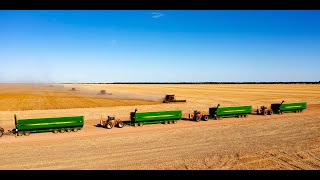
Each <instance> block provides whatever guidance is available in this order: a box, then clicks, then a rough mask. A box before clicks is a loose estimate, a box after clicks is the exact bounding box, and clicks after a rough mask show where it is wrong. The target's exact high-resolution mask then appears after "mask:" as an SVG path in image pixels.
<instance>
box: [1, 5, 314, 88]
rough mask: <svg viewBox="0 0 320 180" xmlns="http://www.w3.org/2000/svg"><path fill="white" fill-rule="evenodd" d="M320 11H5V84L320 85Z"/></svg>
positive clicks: (2, 39) (2, 66) (3, 55)
mask: <svg viewBox="0 0 320 180" xmlns="http://www.w3.org/2000/svg"><path fill="white" fill-rule="evenodd" d="M319 58H320V11H292V10H286V11H275V10H274V11H262V10H261V11H259V10H257V11H244V10H238V11H232V10H230V11H225V10H215V11H214V10H212V11H204V10H192V11H191V10H189V11H182V10H177V11H171V10H170V11H169V10H164V11H159V10H146V11H139V10H131V11H120V10H114V11H110V10H108V11H88V10H86V11H76V10H72V11H62V10H60V11H52V10H51V11H39V10H37V11H25V10H19V11H4V10H2V11H0V61H1V64H0V83H8V82H12V83H15V82H56V83H59V82H75V83H77V82H93V83H94V82H119V81H121V82H137V81H139V82H177V81H178V82H179V81H183V82H188V81H217V82H221V81H240V82H242V81H319V80H320V70H319V69H320V61H319Z"/></svg>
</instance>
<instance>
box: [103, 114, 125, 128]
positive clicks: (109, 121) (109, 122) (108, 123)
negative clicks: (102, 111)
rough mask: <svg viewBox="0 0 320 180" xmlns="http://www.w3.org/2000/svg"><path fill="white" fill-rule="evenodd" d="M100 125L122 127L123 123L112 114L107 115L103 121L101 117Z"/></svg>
mask: <svg viewBox="0 0 320 180" xmlns="http://www.w3.org/2000/svg"><path fill="white" fill-rule="evenodd" d="M100 126H102V127H104V128H107V129H111V128H113V127H115V126H117V127H119V128H122V127H123V126H124V123H123V122H122V121H121V120H120V119H115V117H114V116H108V119H107V120H105V121H103V120H102V119H101V120H100Z"/></svg>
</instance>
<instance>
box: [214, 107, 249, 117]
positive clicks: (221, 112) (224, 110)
mask: <svg viewBox="0 0 320 180" xmlns="http://www.w3.org/2000/svg"><path fill="white" fill-rule="evenodd" d="M251 112H252V106H231V107H220V104H218V106H217V107H212V108H209V114H210V116H211V117H213V118H214V119H216V120H218V119H222V118H223V117H238V118H241V117H248V115H249V114H251Z"/></svg>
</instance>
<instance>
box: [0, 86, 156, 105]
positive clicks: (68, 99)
mask: <svg viewBox="0 0 320 180" xmlns="http://www.w3.org/2000/svg"><path fill="white" fill-rule="evenodd" d="M60 87H63V86H61V85H60V86H59V88H55V86H54V85H52V87H51V86H50V85H29V84H19V85H17V84H13V85H12V84H2V85H0V111H25V110H45V109H72V108H92V107H112V106H128V105H129V106H130V105H142V104H158V103H160V102H159V101H150V100H149V101H148V100H137V99H136V100H134V99H114V98H106V97H104V96H98V95H95V96H94V95H93V94H92V93H88V92H83V93H82V92H78V91H75V92H73V91H70V89H66V88H60Z"/></svg>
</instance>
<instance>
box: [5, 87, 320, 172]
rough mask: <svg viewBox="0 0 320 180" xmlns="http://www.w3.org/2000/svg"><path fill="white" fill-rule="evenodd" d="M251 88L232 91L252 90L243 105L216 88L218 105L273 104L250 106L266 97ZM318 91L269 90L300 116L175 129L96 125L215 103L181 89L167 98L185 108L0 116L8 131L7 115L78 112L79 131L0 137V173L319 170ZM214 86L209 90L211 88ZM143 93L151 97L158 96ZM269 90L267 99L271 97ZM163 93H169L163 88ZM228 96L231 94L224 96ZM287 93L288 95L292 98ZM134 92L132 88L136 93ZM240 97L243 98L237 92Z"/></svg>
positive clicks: (182, 124)
mask: <svg viewBox="0 0 320 180" xmlns="http://www.w3.org/2000/svg"><path fill="white" fill-rule="evenodd" d="M200 87H202V86H200ZM255 87H256V86H255ZM255 87H250V86H249V87H248V86H247V87H239V89H238V92H240V90H241V89H251V90H252V91H251V95H253V96H249V95H250V94H248V95H247V94H246V93H243V94H246V95H244V96H245V98H244V99H245V100H242V101H240V98H235V100H234V101H232V97H229V95H230V94H235V93H236V92H237V91H234V90H232V88H231V89H230V90H226V91H223V92H222V90H221V92H220V91H218V90H216V94H218V95H219V96H221V94H225V96H224V97H221V99H223V98H224V100H225V101H229V100H230V102H229V103H230V105H231V104H233V105H237V104H238V103H239V104H245V103H246V102H247V101H248V102H249V103H250V101H251V104H258V103H262V102H264V101H265V102H270V101H276V100H274V99H268V93H267V94H266V95H265V96H263V97H261V99H260V100H257V101H258V103H257V102H256V101H255V100H254V99H255V98H257V97H258V95H259V92H260V96H261V94H264V93H266V92H268V90H267V89H268V88H267V87H265V88H261V89H260V91H259V88H255ZM318 87H319V86H302V87H300V86H298V85H296V86H295V87H292V86H287V87H286V88H285V87H282V90H281V88H277V89H278V90H275V91H277V93H278V94H279V97H277V98H278V99H277V101H278V100H280V99H281V97H280V96H282V95H283V96H285V97H286V98H287V99H289V100H287V99H285V100H287V101H288V102H289V101H291V102H292V101H306V102H307V103H308V105H307V106H308V107H307V109H306V110H305V111H304V112H303V113H286V114H284V115H272V116H259V115H250V116H249V117H248V118H225V119H222V120H219V121H216V120H209V121H207V122H205V121H201V122H193V121H189V120H181V121H179V122H178V123H177V124H168V125H163V124H154V125H145V126H142V127H132V126H125V127H123V128H121V129H120V128H113V129H111V130H108V129H104V128H99V127H95V125H96V124H97V123H99V120H100V119H99V118H100V113H101V114H103V117H104V118H105V117H106V115H107V114H115V115H117V117H120V118H121V119H128V116H129V112H130V111H131V110H134V108H135V107H138V109H140V111H147V110H158V109H159V110H163V109H180V108H181V109H183V111H184V116H186V115H187V114H186V112H187V111H186V110H187V109H189V108H190V107H192V105H193V106H195V107H196V108H199V109H201V108H207V107H210V106H211V105H210V104H211V103H212V104H215V103H216V99H215V100H212V99H210V98H207V99H208V103H207V104H201V105H199V101H200V102H201V101H204V97H205V96H203V95H201V94H199V95H196V94H197V93H192V92H193V91H194V90H192V89H191V90H189V91H188V92H186V91H185V90H186V88H182V89H181V91H180V93H179V89H178V88H176V89H175V90H174V91H175V92H174V93H178V94H177V95H179V96H180V97H179V96H178V97H179V98H180V99H182V98H186V99H187V103H183V104H159V105H150V106H147V105H141V106H118V107H106V108H84V109H65V110H62V109H61V110H57V109H56V110H35V111H13V112H10V111H7V112H0V123H1V126H2V127H4V128H5V130H8V129H12V128H13V113H17V114H18V118H19V117H21V118H25V117H50V116H62V115H77V114H79V113H81V114H85V127H84V129H82V130H80V131H79V132H76V133H75V132H71V133H63V134H62V133H59V134H52V133H38V134H31V135H30V136H28V137H26V136H22V137H15V136H11V135H4V136H3V137H2V138H1V139H0V160H1V164H0V169H179V170H180V169H313V170H319V169H320V131H319V130H320V103H317V99H316V98H317V97H318V95H319V91H317V88H318ZM94 88H96V87H94ZM98 88H100V87H98ZM116 88H118V87H116ZM134 88H136V87H134ZM134 88H132V89H134ZM204 88H205V87H204ZM214 88H215V86H213V88H212V89H214ZM234 88H235V87H234ZM308 88H309V90H308ZM145 89H147V90H146V92H149V93H151V94H152V93H159V91H160V90H159V91H157V90H154V91H151V90H150V89H149V90H148V88H145ZM151 89H157V88H151ZM216 89H217V88H216ZM225 89H229V87H225ZM253 89H255V90H253ZM269 89H270V94H272V93H275V91H271V88H269ZM302 89H304V90H305V91H306V93H304V94H305V95H304V96H303V97H298V94H303V93H302V92H300V91H302ZM165 91H168V89H164V90H163V92H165ZM210 91H212V90H210ZM228 91H231V92H232V93H230V94H228ZM243 91H245V92H250V90H243ZM288 91H291V94H290V93H288ZM139 92H140V90H139V89H138V88H137V90H136V93H137V94H138V93H139ZM183 92H185V94H184V93H183ZM219 93H221V94H219ZM186 94H190V95H189V96H188V95H186ZM254 94H257V96H254ZM285 94H287V95H285ZM218 95H216V96H218ZM196 96H198V97H199V98H198V99H197V98H196ZM239 96H241V97H242V95H241V93H240V95H239ZM247 96H248V100H247V98H246V97H247ZM250 97H251V99H250ZM242 98H243V97H242ZM263 98H264V99H263ZM211 101H214V102H211ZM209 103H210V104H209ZM261 105H264V104H261Z"/></svg>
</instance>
